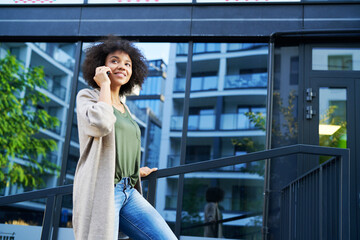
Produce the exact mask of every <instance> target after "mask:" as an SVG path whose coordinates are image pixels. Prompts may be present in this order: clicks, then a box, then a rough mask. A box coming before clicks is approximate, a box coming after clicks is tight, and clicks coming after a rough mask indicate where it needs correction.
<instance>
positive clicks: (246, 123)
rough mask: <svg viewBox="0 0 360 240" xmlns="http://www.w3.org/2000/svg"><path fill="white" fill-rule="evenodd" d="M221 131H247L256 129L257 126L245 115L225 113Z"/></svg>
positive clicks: (222, 118)
mask: <svg viewBox="0 0 360 240" xmlns="http://www.w3.org/2000/svg"><path fill="white" fill-rule="evenodd" d="M220 129H221V130H246V129H255V125H254V124H253V123H251V122H250V120H249V118H248V117H247V116H245V115H244V114H236V113H224V114H221V119H220Z"/></svg>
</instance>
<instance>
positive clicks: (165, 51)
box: [135, 43, 170, 64]
mask: <svg viewBox="0 0 360 240" xmlns="http://www.w3.org/2000/svg"><path fill="white" fill-rule="evenodd" d="M135 45H136V46H137V47H138V48H139V49H140V50H141V51H142V52H143V54H144V55H145V57H146V59H147V60H154V59H162V60H163V61H164V62H165V63H166V64H168V62H169V50H170V43H135Z"/></svg>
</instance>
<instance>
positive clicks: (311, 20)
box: [304, 4, 360, 29]
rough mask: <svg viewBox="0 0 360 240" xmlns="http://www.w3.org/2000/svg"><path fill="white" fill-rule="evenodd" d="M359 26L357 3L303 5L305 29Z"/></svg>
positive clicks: (359, 6) (359, 17) (359, 12)
mask: <svg viewBox="0 0 360 240" xmlns="http://www.w3.org/2000/svg"><path fill="white" fill-rule="evenodd" d="M359 27H360V5H359V4H343V5H342V4H333V5H304V28H305V29H343V28H359Z"/></svg>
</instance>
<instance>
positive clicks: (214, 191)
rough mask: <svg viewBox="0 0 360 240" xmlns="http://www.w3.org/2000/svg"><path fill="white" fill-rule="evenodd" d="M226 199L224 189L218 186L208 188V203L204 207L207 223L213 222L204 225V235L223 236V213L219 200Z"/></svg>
mask: <svg viewBox="0 0 360 240" xmlns="http://www.w3.org/2000/svg"><path fill="white" fill-rule="evenodd" d="M223 199H224V191H223V190H222V189H221V188H218V187H211V188H208V189H207V190H206V201H207V204H206V205H205V208H204V215H205V223H213V224H211V225H207V226H205V227H204V237H214V238H222V237H223V233H222V223H218V221H220V220H222V213H221V211H220V209H219V202H221V201H222V200H223Z"/></svg>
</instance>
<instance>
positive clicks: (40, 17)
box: [0, 7, 81, 36]
mask: <svg viewBox="0 0 360 240" xmlns="http://www.w3.org/2000/svg"><path fill="white" fill-rule="evenodd" d="M80 16H81V8H79V7H68V8H65V7H56V8H51V7H35V8H33V7H26V8H24V7H7V8H0V36H49V35H50V36H74V35H77V33H78V29H79V19H80Z"/></svg>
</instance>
